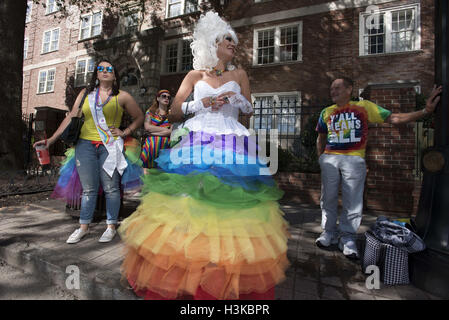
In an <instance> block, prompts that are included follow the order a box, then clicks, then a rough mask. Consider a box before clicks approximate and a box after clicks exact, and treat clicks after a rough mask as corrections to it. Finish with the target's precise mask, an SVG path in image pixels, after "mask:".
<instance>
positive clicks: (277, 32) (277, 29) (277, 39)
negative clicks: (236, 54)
mask: <svg viewBox="0 0 449 320" xmlns="http://www.w3.org/2000/svg"><path fill="white" fill-rule="evenodd" d="M294 26H296V27H297V28H298V57H297V59H296V60H291V61H281V50H280V48H281V47H280V45H281V29H282V28H287V27H294ZM273 29H274V61H273V62H271V63H263V64H259V63H258V61H257V59H258V55H257V50H258V44H259V41H258V36H259V32H261V31H268V30H273ZM302 30H303V26H302V20H301V21H296V22H291V23H286V24H280V25H273V26H270V27H265V28H257V29H254V31H253V66H269V65H273V64H287V63H296V62H302Z"/></svg>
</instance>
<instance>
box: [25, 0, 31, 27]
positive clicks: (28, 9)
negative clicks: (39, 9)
mask: <svg viewBox="0 0 449 320" xmlns="http://www.w3.org/2000/svg"><path fill="white" fill-rule="evenodd" d="M32 11H33V1H27V13H26V18H25V23H28V22H30V21H31V14H32Z"/></svg>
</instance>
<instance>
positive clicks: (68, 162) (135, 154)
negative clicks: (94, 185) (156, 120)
mask: <svg viewBox="0 0 449 320" xmlns="http://www.w3.org/2000/svg"><path fill="white" fill-rule="evenodd" d="M124 151H125V158H126V162H127V163H128V166H127V167H126V169H125V171H124V172H123V175H122V176H121V178H120V190H121V193H122V194H124V193H125V194H126V193H129V194H133V193H136V192H139V191H140V189H141V187H142V181H141V176H142V174H143V169H142V161H141V160H140V158H139V156H140V144H139V141H137V140H136V139H134V138H132V137H128V138H127V139H126V140H125V144H124ZM65 156H66V158H65V160H64V161H63V162H62V163H61V168H60V169H59V178H58V182H57V183H56V186H55V189H54V190H53V193H52V194H51V197H52V198H54V199H60V200H64V201H65V202H66V203H67V205H69V206H71V207H74V208H79V207H80V205H81V195H82V192H83V188H82V186H81V182H80V178H79V175H78V171H77V170H76V161H75V148H74V147H73V148H70V149H68V150H67V151H66V153H65ZM101 192H102V189H101V187H100V190H99V193H100V194H101Z"/></svg>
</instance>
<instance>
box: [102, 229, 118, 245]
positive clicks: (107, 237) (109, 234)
mask: <svg viewBox="0 0 449 320" xmlns="http://www.w3.org/2000/svg"><path fill="white" fill-rule="evenodd" d="M116 233H117V231H116V230H115V229H112V228H107V229H106V231H105V232H104V233H103V235H102V236H101V238H100V240H98V242H109V241H111V240H112V239H114V237H115V234H116Z"/></svg>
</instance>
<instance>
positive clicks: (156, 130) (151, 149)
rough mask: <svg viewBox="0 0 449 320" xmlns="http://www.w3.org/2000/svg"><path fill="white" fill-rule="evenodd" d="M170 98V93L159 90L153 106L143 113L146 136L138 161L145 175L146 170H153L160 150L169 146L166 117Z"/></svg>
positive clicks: (168, 130) (169, 127)
mask: <svg viewBox="0 0 449 320" xmlns="http://www.w3.org/2000/svg"><path fill="white" fill-rule="evenodd" d="M170 101H171V96H170V91H168V90H160V91H159V92H158V93H157V95H156V98H155V99H154V102H153V104H152V105H151V107H150V108H149V109H148V110H147V112H146V113H145V122H144V127H145V131H146V132H147V134H148V137H147V138H146V139H145V142H144V144H143V146H142V152H141V154H140V160H142V162H143V167H144V170H145V173H146V169H147V168H154V167H155V162H154V159H156V158H157V157H158V155H159V152H160V151H161V149H165V148H168V147H169V145H170V134H171V131H172V130H171V124H170V123H169V122H168V119H167V116H168V112H169V106H170Z"/></svg>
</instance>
